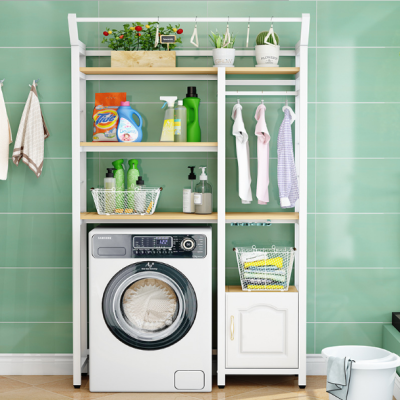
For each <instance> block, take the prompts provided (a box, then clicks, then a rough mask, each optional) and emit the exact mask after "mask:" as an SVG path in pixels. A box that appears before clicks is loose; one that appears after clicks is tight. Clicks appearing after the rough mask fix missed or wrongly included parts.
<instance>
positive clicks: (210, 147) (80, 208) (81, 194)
mask: <svg viewBox="0 0 400 400" xmlns="http://www.w3.org/2000/svg"><path fill="white" fill-rule="evenodd" d="M157 19H158V17H149V18H77V17H76V15H75V14H69V15H68V25H69V34H70V42H71V90H72V95H71V99H72V107H71V108H72V110H71V112H72V182H73V184H72V185H73V186H72V245H73V261H72V262H73V384H74V386H76V387H79V386H80V384H81V372H82V371H85V370H86V368H87V363H88V355H89V350H88V343H87V265H86V264H87V262H86V256H87V254H86V252H87V235H86V223H116V222H118V223H134V222H140V223H143V222H145V221H146V222H148V223H174V222H175V223H217V224H218V230H217V232H218V248H220V249H224V248H225V224H226V223H231V222H245V221H248V222H260V221H266V220H267V219H269V220H271V222H272V223H292V224H294V226H295V247H296V248H297V250H298V251H297V252H296V258H295V286H296V288H297V290H298V293H299V364H298V368H296V369H258V370H255V369H249V370H244V369H240V370H238V369H228V368H226V363H225V360H226V354H225V351H226V334H225V330H226V329H227V327H226V326H225V308H226V299H225V251H219V252H218V286H217V288H218V296H217V298H218V326H217V329H218V385H219V386H224V385H225V376H226V375H228V374H236V375H237V374H246V373H251V374H254V373H258V374H282V375H285V374H295V375H298V376H299V385H301V386H305V384H306V288H307V281H306V279H307V269H306V267H307V264H306V263H307V75H308V36H309V25H310V15H309V14H302V16H301V17H299V18H250V20H249V18H247V17H246V18H229V22H243V23H248V22H249V21H250V22H264V23H266V24H268V23H271V21H272V22H274V23H275V22H287V23H300V24H301V34H300V40H299V42H298V43H297V45H296V47H295V49H294V50H281V51H280V56H281V57H295V65H296V67H294V68H223V67H220V68H134V69H132V68H126V69H113V68H86V57H88V56H109V55H110V51H109V50H86V46H85V44H84V43H82V42H81V41H80V40H79V36H78V26H77V23H78V22H88V23H98V22H137V21H140V22H148V21H156V20H157ZM159 21H160V22H193V23H194V22H195V21H196V18H194V17H192V18H159ZM197 22H198V23H202V22H228V18H197ZM211 55H212V52H211V50H181V51H177V56H180V57H188V56H189V57H190V56H211ZM236 55H237V56H250V57H254V55H255V52H254V50H237V51H236ZM241 74H245V75H249V74H251V75H270V74H279V75H281V74H282V75H283V74H285V75H287V74H290V75H293V76H294V79H293V78H292V79H291V80H273V81H268V80H238V79H227V76H228V75H236V76H238V75H241ZM143 79H146V80H165V79H168V80H190V81H193V80H194V81H199V80H216V81H217V89H218V95H217V96H218V127H217V129H218V145H217V144H216V143H200V144H178V145H172V144H165V143H164V144H162V145H160V144H159V143H140V144H136V145H135V144H133V145H126V144H107V143H106V144H94V143H91V142H90V143H88V142H86V112H85V110H86V81H88V80H143ZM232 85H235V86H241V85H246V86H257V87H263V86H275V85H279V86H282V85H284V86H292V87H294V90H291V91H287V92H286V91H280V92H276V91H274V92H273V91H264V90H262V91H251V92H249V91H235V92H230V91H227V90H226V88H227V86H232ZM231 95H234V96H247V95H257V96H258V95H261V96H268V95H274V96H276V95H282V96H287V95H293V96H295V107H296V115H297V118H296V122H295V158H296V167H297V172H298V176H299V189H300V200H299V201H298V202H297V205H296V209H295V212H291V213H288V212H281V213H261V212H260V213H245V212H243V213H226V211H225V210H226V200H225V168H226V167H225V161H226V160H225V134H226V132H225V126H226V115H225V101H226V97H227V96H231ZM107 151H113V152H115V151H124V152H128V151H134V152H138V151H142V152H144V151H153V152H154V151H159V152H162V151H173V152H179V151H184V152H192V151H196V152H198V151H204V152H217V157H218V161H217V168H218V213H213V214H211V215H208V216H196V215H195V216H193V215H185V214H183V213H182V214H181V213H157V212H156V213H155V214H153V216H152V218H148V217H146V220H144V218H140V217H137V216H130V217H124V216H109V217H103V216H98V215H97V214H96V213H88V212H86V193H87V178H86V156H87V153H89V152H107Z"/></svg>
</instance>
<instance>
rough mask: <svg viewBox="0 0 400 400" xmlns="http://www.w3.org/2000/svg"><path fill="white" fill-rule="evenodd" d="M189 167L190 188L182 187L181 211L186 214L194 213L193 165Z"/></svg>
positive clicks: (194, 176)
mask: <svg viewBox="0 0 400 400" xmlns="http://www.w3.org/2000/svg"><path fill="white" fill-rule="evenodd" d="M188 168H190V174H189V176H188V178H189V181H190V185H191V187H190V189H183V212H184V213H187V214H192V213H194V180H195V179H196V175H195V173H194V172H193V170H194V168H195V167H188Z"/></svg>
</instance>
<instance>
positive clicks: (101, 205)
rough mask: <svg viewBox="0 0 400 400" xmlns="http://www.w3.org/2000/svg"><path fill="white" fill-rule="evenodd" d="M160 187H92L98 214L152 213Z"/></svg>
mask: <svg viewBox="0 0 400 400" xmlns="http://www.w3.org/2000/svg"><path fill="white" fill-rule="evenodd" d="M161 191H162V188H150V187H145V188H139V187H138V188H135V189H134V190H115V189H92V195H93V200H94V204H95V205H96V209H97V213H98V214H99V215H122V214H125V215H152V214H153V213H154V211H155V210H156V207H157V202H158V199H159V197H160V193H161Z"/></svg>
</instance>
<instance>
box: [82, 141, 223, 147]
mask: <svg viewBox="0 0 400 400" xmlns="http://www.w3.org/2000/svg"><path fill="white" fill-rule="evenodd" d="M203 146H209V147H211V146H212V147H218V143H217V142H197V143H191V142H180V143H179V142H134V143H122V142H81V147H203Z"/></svg>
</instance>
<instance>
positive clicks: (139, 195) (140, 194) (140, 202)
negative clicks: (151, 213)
mask: <svg viewBox="0 0 400 400" xmlns="http://www.w3.org/2000/svg"><path fill="white" fill-rule="evenodd" d="M146 193H147V192H146V189H145V186H144V180H143V178H142V177H141V176H139V177H138V179H137V181H136V190H135V211H136V212H137V213H140V214H144V213H145V212H146V209H147V207H146V203H147V198H146V197H147V196H146ZM151 206H153V205H152V204H151Z"/></svg>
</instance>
